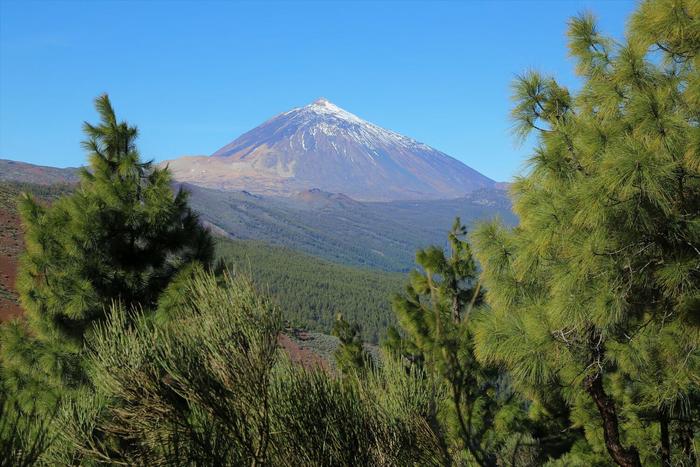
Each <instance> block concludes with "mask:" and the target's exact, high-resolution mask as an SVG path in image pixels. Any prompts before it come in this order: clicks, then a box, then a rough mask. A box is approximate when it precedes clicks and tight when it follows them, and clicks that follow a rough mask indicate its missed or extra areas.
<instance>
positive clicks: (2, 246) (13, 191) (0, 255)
mask: <svg viewBox="0 0 700 467" xmlns="http://www.w3.org/2000/svg"><path fill="white" fill-rule="evenodd" d="M70 191H71V188H70V187H69V186H66V185H52V186H42V185H35V184H29V183H13V182H0V322H1V321H5V320H7V319H9V318H12V317H13V316H18V315H19V314H20V313H21V309H20V307H19V302H18V297H17V293H16V292H15V278H16V275H17V264H18V260H19V255H20V253H21V252H22V249H23V248H24V242H23V239H22V228H21V225H20V218H19V213H18V212H17V200H18V198H19V196H20V194H21V193H22V192H28V193H32V194H33V195H34V196H36V197H37V198H39V199H40V200H44V201H47V202H48V201H51V200H52V199H55V198H56V197H58V196H61V195H63V194H66V193H68V192H70Z"/></svg>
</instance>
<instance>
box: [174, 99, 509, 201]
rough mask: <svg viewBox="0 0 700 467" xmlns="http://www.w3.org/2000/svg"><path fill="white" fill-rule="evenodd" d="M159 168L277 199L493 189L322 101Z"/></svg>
mask: <svg viewBox="0 0 700 467" xmlns="http://www.w3.org/2000/svg"><path fill="white" fill-rule="evenodd" d="M166 163H167V164H168V165H169V166H170V168H171V169H172V171H173V174H174V175H175V178H176V179H177V180H179V181H181V182H187V183H192V184H196V185H200V186H205V187H209V188H217V189H223V190H234V191H240V190H247V191H251V192H254V193H259V194H266V195H282V196H293V195H294V194H295V193H297V192H299V191H304V190H309V189H313V188H318V189H320V190H323V191H327V192H331V193H343V194H345V195H347V196H349V197H350V198H353V199H355V200H361V201H391V200H397V199H448V198H458V197H462V196H465V195H466V194H467V193H470V192H472V191H474V190H478V189H482V188H493V187H494V186H495V183H496V182H494V181H493V180H491V179H490V178H488V177H486V176H484V175H482V174H480V173H479V172H477V171H476V170H474V169H472V168H471V167H468V166H467V165H465V164H464V163H462V162H460V161H458V160H457V159H454V158H453V157H450V156H448V155H447V154H445V153H443V152H441V151H438V150H437V149H434V148H432V147H430V146H428V145H426V144H423V143H420V142H418V141H416V140H414V139H412V138H409V137H407V136H404V135H400V134H398V133H396V132H394V131H391V130H387V129H385V128H382V127H379V126H378V125H375V124H373V123H370V122H368V121H366V120H363V119H361V118H360V117H358V116H356V115H354V114H352V113H350V112H348V111H346V110H344V109H341V108H340V107H338V106H336V105H335V104H333V103H331V102H329V101H328V100H326V99H323V98H321V99H318V100H316V101H314V102H313V103H311V104H309V105H306V106H304V107H298V108H295V109H292V110H289V111H287V112H284V113H281V114H279V115H277V116H275V117H273V118H271V119H270V120H268V121H266V122H265V123H263V124H261V125H259V126H258V127H256V128H254V129H252V130H250V131H248V132H247V133H245V134H243V135H241V136H240V137H238V138H237V139H235V140H234V141H232V142H231V143H229V144H227V145H225V146H223V147H222V148H221V149H219V150H218V151H216V152H215V153H214V154H213V155H212V156H211V157H206V156H199V157H182V158H179V159H174V160H171V161H167V162H166Z"/></svg>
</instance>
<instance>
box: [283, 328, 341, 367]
mask: <svg viewBox="0 0 700 467" xmlns="http://www.w3.org/2000/svg"><path fill="white" fill-rule="evenodd" d="M278 342H279V344H280V347H282V348H283V349H284V350H285V352H287V355H289V358H290V360H291V361H292V362H294V363H297V364H300V365H301V366H303V367H304V368H306V369H309V370H311V369H314V368H319V369H321V370H324V371H328V370H329V368H328V362H327V361H326V360H325V359H324V358H323V357H321V356H320V355H318V354H316V353H315V352H312V351H311V350H309V349H302V348H301V347H299V345H298V344H297V343H296V342H294V341H293V340H292V339H291V338H290V337H289V336H287V335H286V334H280V335H279V338H278Z"/></svg>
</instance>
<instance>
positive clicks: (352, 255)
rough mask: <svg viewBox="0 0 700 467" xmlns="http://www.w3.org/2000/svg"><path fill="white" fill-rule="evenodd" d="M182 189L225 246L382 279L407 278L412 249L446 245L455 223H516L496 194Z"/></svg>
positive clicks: (505, 200)
mask: <svg viewBox="0 0 700 467" xmlns="http://www.w3.org/2000/svg"><path fill="white" fill-rule="evenodd" d="M184 188H185V189H186V190H187V191H189V192H190V205H191V206H192V207H193V208H194V209H195V210H196V211H197V212H199V214H200V216H201V219H202V220H203V221H205V222H207V223H209V224H212V225H214V226H216V227H217V228H218V229H217V230H218V231H219V232H220V233H227V234H228V235H229V237H231V238H237V239H255V240H263V241H266V242H268V243H270V244H274V245H280V246H286V247H289V248H292V249H295V250H299V251H303V252H306V253H310V254H312V255H316V256H320V257H322V258H325V259H329V260H331V261H335V262H338V263H344V264H350V265H358V266H367V267H372V268H378V269H383V270H387V271H407V270H409V269H410V268H411V267H413V264H414V259H415V258H414V255H415V251H416V249H418V248H422V247H425V246H427V245H430V244H437V245H445V242H446V239H447V232H448V231H449V229H450V226H451V225H452V221H453V220H454V218H455V216H460V217H461V218H462V221H463V222H465V223H466V224H468V225H469V224H471V223H472V222H474V221H477V220H485V219H490V218H493V217H495V216H498V217H500V218H502V219H503V220H504V221H505V222H506V223H507V224H510V225H514V224H515V223H516V222H517V219H516V218H515V216H514V215H513V213H512V211H511V209H510V201H509V200H508V197H507V194H506V192H504V191H500V190H487V189H485V190H479V191H475V192H472V193H470V194H469V195H467V196H465V197H462V198H455V199H451V200H416V201H391V202H357V201H348V199H347V197H343V196H342V195H334V194H331V193H325V192H320V191H318V190H311V191H310V192H304V193H300V194H298V195H295V196H293V197H289V198H273V197H268V196H259V195H253V194H251V193H248V192H234V191H220V190H212V189H209V188H203V187H199V186H194V185H189V184H185V185H184Z"/></svg>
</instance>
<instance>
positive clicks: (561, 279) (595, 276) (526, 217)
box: [474, 0, 700, 467]
mask: <svg viewBox="0 0 700 467" xmlns="http://www.w3.org/2000/svg"><path fill="white" fill-rule="evenodd" d="M569 38H570V50H571V53H572V55H573V57H574V58H575V59H576V61H577V66H576V69H577V72H578V73H579V75H580V76H581V78H582V80H583V85H582V88H581V89H580V91H578V92H577V93H575V94H572V93H571V92H570V91H569V90H568V89H566V88H565V87H563V86H561V85H559V84H558V83H557V82H556V81H555V80H554V79H553V78H549V77H544V76H542V75H540V74H538V73H535V72H530V73H527V74H525V75H524V76H522V77H520V78H519V79H518V80H517V82H516V83H515V86H514V95H515V103H516V105H515V108H514V111H513V116H514V120H515V124H516V127H515V128H516V131H517V133H518V134H519V135H520V136H522V137H525V136H527V135H530V134H531V133H533V132H534V133H535V134H536V137H537V143H538V144H537V147H536V149H535V154H534V155H533V156H532V158H531V159H530V168H529V170H528V172H527V174H526V175H525V176H523V177H521V178H519V179H518V180H517V181H516V183H515V184H514V186H513V188H512V193H513V196H514V207H515V211H516V214H517V215H518V216H519V218H520V225H519V226H518V227H517V228H515V229H513V230H506V229H505V228H503V227H501V226H499V225H497V224H488V225H483V226H481V227H480V228H479V230H478V231H477V232H476V233H475V234H474V241H475V245H476V247H477V248H476V249H477V258H478V259H479V261H480V263H481V265H482V266H483V270H484V272H483V279H484V285H485V287H486V288H487V289H488V292H487V295H486V300H487V302H488V304H489V305H490V307H491V308H492V312H491V313H490V314H489V316H487V317H486V318H485V319H484V320H483V323H482V326H480V327H478V329H477V331H476V342H477V346H476V351H477V356H478V357H479V358H480V359H481V360H483V361H486V362H490V363H498V364H503V365H505V366H506V367H507V368H508V369H509V370H510V375H511V377H512V378H513V381H514V382H515V384H516V387H517V388H518V389H519V390H520V391H521V392H522V393H523V394H525V395H527V396H528V397H530V398H531V399H532V400H533V402H534V404H535V406H536V407H542V408H543V409H544V410H546V407H547V405H548V403H549V402H550V401H551V399H552V398H553V397H561V398H562V399H563V400H565V401H566V403H567V405H568V406H569V407H570V409H571V418H572V422H573V425H574V426H579V427H583V428H584V430H585V433H586V439H587V441H588V446H589V449H591V450H592V452H589V454H590V455H592V456H593V458H597V459H598V460H597V462H607V461H609V460H610V459H612V461H614V462H615V463H617V464H618V465H621V466H630V467H631V466H639V465H663V466H670V465H695V462H696V459H697V454H696V451H695V450H696V447H695V446H696V443H697V442H696V441H695V437H696V434H697V432H698V429H699V428H700V419H699V417H700V411H699V410H698V408H699V407H700V403H699V402H700V399H698V396H699V395H700V387H699V386H700V350H699V349H700V326H699V324H700V320H699V319H698V318H699V317H700V127H699V124H698V122H699V121H700V69H699V67H698V65H700V53H699V52H700V2H699V1H697V0H654V1H645V2H642V3H641V4H640V6H639V9H638V10H637V12H636V13H635V14H634V15H633V17H632V19H631V21H630V23H629V27H628V33H627V36H626V39H625V42H623V43H617V42H615V41H613V40H612V39H609V38H606V37H604V36H602V35H601V34H600V33H599V32H598V30H597V28H596V24H595V21H594V20H593V18H592V17H591V16H590V15H582V16H580V17H577V18H575V19H573V20H572V21H571V23H570V25H569ZM557 395H558V396H557ZM596 456H597V457H596ZM607 456H609V457H607ZM606 457H607V459H606ZM574 461H575V458H574V457H573V455H572V457H570V458H569V459H568V462H569V463H573V462H574Z"/></svg>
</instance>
